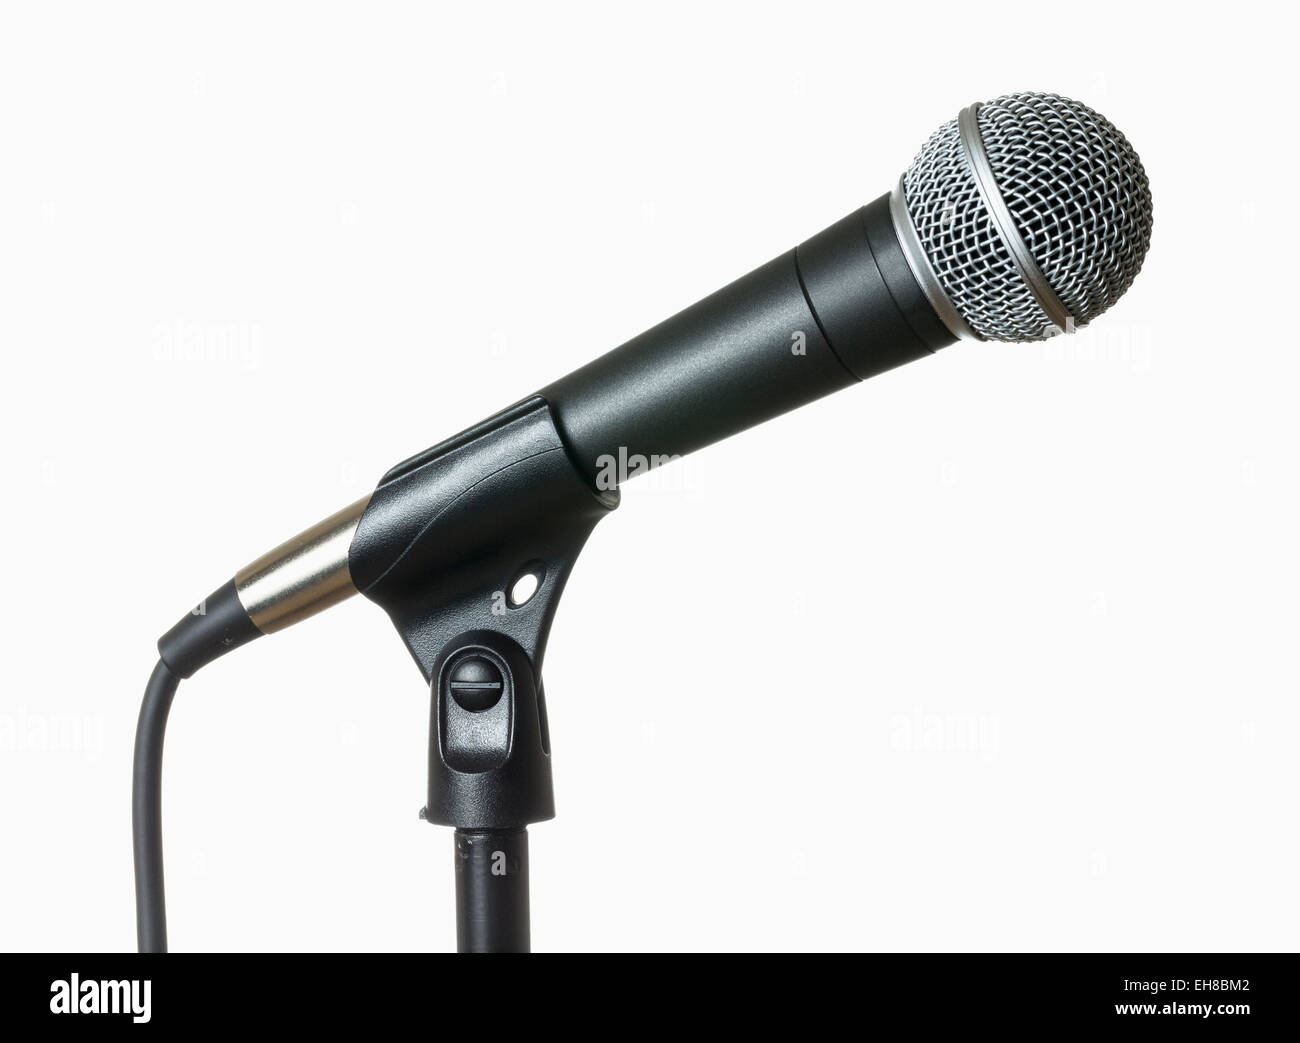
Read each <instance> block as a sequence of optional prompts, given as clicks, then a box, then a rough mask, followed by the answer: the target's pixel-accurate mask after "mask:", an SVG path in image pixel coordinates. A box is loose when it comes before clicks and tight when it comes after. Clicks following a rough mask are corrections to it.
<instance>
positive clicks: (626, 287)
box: [0, 2, 1300, 950]
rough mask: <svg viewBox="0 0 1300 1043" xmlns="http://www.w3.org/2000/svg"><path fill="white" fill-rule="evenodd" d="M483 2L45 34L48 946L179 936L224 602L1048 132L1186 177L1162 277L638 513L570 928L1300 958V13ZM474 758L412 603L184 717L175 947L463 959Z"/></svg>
mask: <svg viewBox="0 0 1300 1043" xmlns="http://www.w3.org/2000/svg"><path fill="white" fill-rule="evenodd" d="M469 7H470V5H440V6H434V5H420V4H410V5H402V4H373V3H368V4H356V5H351V6H347V5H323V4H302V5H274V4H223V5H203V6H201V7H200V6H197V5H178V4H167V3H158V4H150V5H145V4H115V5H103V4H84V5H69V4H57V3H46V4H39V5H38V4H29V5H18V4H13V5H6V7H5V9H4V14H3V15H2V16H0V347H2V349H3V365H4V378H3V387H4V410H3V414H2V419H0V423H3V426H4V430H3V433H2V434H3V437H2V438H0V464H2V466H3V475H4V478H5V483H4V486H5V493H6V503H5V508H4V544H5V548H6V552H7V553H6V560H5V571H4V597H3V600H2V602H0V604H2V606H3V607H2V608H0V611H2V612H3V626H2V627H0V632H3V634H4V653H3V659H2V660H0V747H2V748H0V810H2V813H3V834H2V835H3V850H2V852H0V896H3V897H2V899H0V900H2V902H3V907H2V909H0V947H3V948H5V949H71V950H83V949H92V950H94V949H119V948H130V947H131V946H132V945H133V944H134V925H133V911H132V883H131V856H130V835H129V830H130V814H129V778H130V759H131V743H132V738H133V732H134V728H135V720H136V713H137V709H138V706H139V700H140V695H141V691H142V687H143V685H144V682H145V679H146V677H147V676H148V673H149V670H150V668H151V667H152V665H153V661H154V658H155V652H154V647H153V643H154V641H155V639H156V638H157V636H158V635H159V634H160V633H161V632H162V631H163V630H165V629H166V628H167V627H168V626H170V625H171V624H172V623H173V622H174V621H175V619H176V618H177V617H178V616H179V615H181V614H182V613H183V612H185V611H186V609H187V608H188V607H189V606H190V605H191V604H192V603H193V602H195V601H196V600H197V599H198V598H200V597H202V596H203V595H205V594H207V593H208V592H209V591H210V590H211V589H212V588H213V587H215V586H217V585H218V584H220V583H221V582H223V581H224V580H225V579H226V578H228V577H229V576H230V575H231V574H232V573H233V572H234V570H235V569H236V568H238V567H239V566H241V565H243V564H244V563H246V562H247V561H249V560H251V559H252V558H254V557H255V556H257V555H258V554H260V553H261V552H262V551H264V550H266V549H267V548H269V547H270V546H271V545H273V544H276V543H278V542H280V541H281V540H282V539H284V538H286V537H288V536H290V535H292V534H293V533H294V532H296V531H298V530H299V529H301V528H304V527H305V526H307V525H309V524H311V523H313V522H315V521H316V520H318V519H319V518H321V517H323V516H325V515H326V514H328V513H330V512H332V511H333V510H335V509H336V508H338V507H340V506H342V505H343V504H345V503H348V502H351V501H352V500H353V499H355V498H357V497H358V496H360V495H362V494H364V493H366V492H368V491H369V490H370V489H371V488H372V487H373V485H374V483H375V481H376V480H377V479H378V477H379V475H380V474H381V473H382V472H383V471H384V470H386V469H387V468H388V467H389V466H390V465H391V464H393V463H395V462H397V461H398V460H399V459H402V458H404V457H405V456H407V455H409V454H410V453H412V452H415V451H417V450H419V449H422V448H423V447H425V446H426V445H428V444H430V443H432V442H434V441H437V440H439V439H441V438H443V437H444V436H446V435H448V434H451V433H454V432H455V431H457V430H459V429H461V428H462V427H464V426H466V425H468V424H470V423H472V422H475V421H477V420H479V419H481V418H482V417H484V416H486V415H487V414H489V413H491V412H494V411H495V410H496V409H498V408H499V407H501V406H503V405H506V404H508V403H510V402H512V401H514V400H516V399H518V398H520V397H522V396H523V395H525V394H526V393H528V392H530V391H532V390H534V389H536V388H538V387H540V386H542V385H544V384H546V383H548V382H549V381H551V380H552V379H554V378H555V377H558V376H559V375H561V374H563V373H565V372H567V371H568V370H570V369H572V368H574V367H576V366H578V365H580V364H581V363H583V362H585V361H587V360H588V359H589V358H591V357H594V356H595V355H596V354H598V353H600V352H602V351H605V350H607V349H608V348H610V347H613V346H615V345H617V344H619V343H621V342H622V341H624V340H626V339H627V338H628V337H630V336H632V335H634V334H636V333H638V332H640V331H641V330H642V329H644V328H646V327H648V326H650V325H652V324H653V323H655V322H657V321H658V320H660V319H661V318H664V317H665V316H667V315H669V314H671V313H672V312H674V311H676V310H678V309H679V308H681V307H683V306H685V305H687V304H689V303H691V302H692V301H694V300H696V299H698V298H699V297H701V296H703V295H705V294H706V293H708V292H711V291H712V290H714V289H716V288H717V287H719V286H721V285H722V284H723V283H725V282H728V281H730V280H731V279H732V278H734V277H736V276H738V275H740V274H742V273H744V272H746V271H748V270H750V269H751V268H753V267H755V266H756V265H757V264H759V263H761V262H763V261H765V260H767V259H768V258H769V257H772V256H774V255H775V254H777V253H779V252H782V251H784V250H786V249H788V248H789V247H790V246H792V245H794V244H795V243H797V242H799V241H801V240H802V239H804V238H806V237H808V236H809V235H811V234H813V233H814V232H816V231H817V230H819V229H821V228H822V227H824V226H825V225H827V224H829V223H831V222H832V221H834V220H836V219H838V218H839V217H841V216H842V215H843V214H845V213H847V212H848V211H850V210H851V209H853V208H856V207H857V206H859V205H861V204H862V203H864V202H866V201H868V200H870V199H872V198H874V197H875V196H877V195H879V194H880V193H882V192H884V191H886V190H887V189H888V188H889V187H890V185H891V184H892V183H893V181H894V180H895V179H896V178H897V176H898V174H899V173H900V171H901V170H902V169H903V168H904V167H905V166H906V165H907V163H908V162H909V160H910V158H911V156H912V155H913V154H914V152H915V151H916V149H917V148H918V147H919V146H920V144H921V143H922V141H923V140H924V139H925V138H926V136H927V135H928V134H929V133H930V132H931V131H932V130H933V129H934V128H935V127H937V126H938V125H939V124H940V123H942V122H943V121H945V120H947V119H949V118H951V117H953V116H954V115H955V114H956V112H957V110H958V109H959V108H960V107H961V106H963V105H965V104H967V103H969V102H971V101H974V100H980V99H986V98H990V97H993V96H996V95H998V94H1001V93H1005V92H1007V91H1014V90H1050V91H1056V92H1059V93H1062V94H1066V95H1069V96H1072V97H1077V98H1079V99H1081V100H1083V101H1085V102H1087V103H1088V104H1090V105H1092V106H1094V107H1095V108H1097V109H1099V110H1100V111H1102V112H1103V113H1104V114H1106V115H1107V116H1108V117H1109V118H1110V119H1112V120H1113V121H1114V122H1115V123H1116V124H1117V125H1118V126H1119V127H1120V128H1121V129H1122V130H1124V132H1125V133H1126V134H1127V135H1128V136H1129V138H1130V139H1131V140H1132V142H1133V143H1134V145H1135V146H1136V148H1137V149H1138V151H1139V152H1140V154H1141V156H1142V158H1143V160H1144V162H1145V165H1146V169H1147V171H1148V173H1149V175H1150V178H1151V184H1152V189H1153V194H1154V198H1155V233H1154V238H1153V245H1152V248H1151V253H1150V255H1149V257H1148V260H1147V265H1146V269H1145V270H1144V271H1143V273H1142V275H1141V276H1140V278H1139V279H1138V281H1137V283H1136V284H1135V286H1134V288H1133V289H1132V291H1131V292H1130V294H1129V296H1128V297H1126V298H1125V299H1124V300H1123V302H1122V303H1120V304H1119V305H1118V306H1117V307H1116V308H1115V309H1114V311H1113V312H1112V313H1111V314H1109V315H1107V316H1106V317H1105V318H1104V319H1102V320H1100V321H1099V322H1098V323H1097V324H1096V326H1095V327H1094V328H1093V329H1090V330H1087V331H1084V332H1082V333H1080V334H1079V335H1077V336H1076V337H1074V338H1073V339H1070V340H1068V341H1055V342H1051V343H1049V344H1047V345H1029V346H1022V347H1012V346H1006V345H993V344H990V345H964V346H958V347H954V348H952V349H949V350H948V351H946V352H944V353H943V354H942V355H941V356H939V357H936V358H933V359H928V360H926V361H923V362H920V363H917V364H915V365H912V366H909V367H906V368H904V369H902V370H898V371H895V372H893V373H890V374H887V375H884V376H882V377H880V378H878V379H875V380H872V381H870V382H868V383H867V384H865V385H863V386H862V387H858V388H854V389H852V390H849V391H845V392H843V393H841V394H839V395H836V396H833V397H832V398H830V399H828V400H826V401H824V402H822V403H819V404H817V405H816V406H813V407H810V408H807V409H803V410H800V411H798V412H796V413H793V414H790V415H788V416H786V417H783V418H781V419H779V420H777V421H774V422H772V423H770V424H768V425H766V426H764V427H762V428H759V429H756V430H753V431H751V432H749V433H746V434H744V435H742V436H739V437H736V438H734V439H731V440H730V441H727V442H725V443H723V444H720V445H718V446H715V447H713V448H711V449H708V450H706V451H703V452H701V453H699V454H698V455H697V456H694V457H692V458H689V459H688V460H686V461H684V462H683V463H680V464H678V465H676V466H675V467H673V468H670V469H665V470H663V471H661V472H658V473H657V474H655V475H652V476H650V477H649V478H647V479H641V480H638V481H637V482H634V483H632V484H630V485H629V486H628V487H627V488H626V490H625V499H624V504H623V507H622V508H621V509H620V510H619V511H618V512H617V514H616V515H615V516H613V517H612V518H610V519H608V520H606V521H605V522H603V523H602V524H601V526H600V527H599V528H598V529H597V531H596V533H595V535H594V536H593V538H592V540H591V543H590V544H589V546H588V549H587V551H586V552H585V554H584V556H583V558H582V559H581V561H580V562H579V565H578V568H577V570H576V571H575V574H574V576H573V580H572V582H571V584H570V586H569V591H568V594H567V597H566V599H565V603H564V604H563V606H562V607H561V610H560V613H559V616H558V620H557V623H556V626H555V629H554V632H553V634H552V640H551V646H550V653H549V656H548V659H547V663H546V678H547V694H548V699H549V704H550V714H551V732H552V736H553V742H554V753H555V788H556V797H557V802H558V808H559V817H558V818H557V819H555V821H553V822H550V823H545V824H541V825H538V826H536V827H534V828H533V830H532V847H533V861H534V866H533V874H534V876H533V902H534V919H533V937H534V944H535V947H536V948H537V949H539V950H548V949H605V948H609V949H715V948H722V949H730V948H737V949H823V948H825V949H872V950H874V949H884V950H896V949H902V950H931V949H939V950H989V949H991V950H1012V949H1034V950H1037V949H1047V950H1111V949H1119V950H1189V949H1231V950H1237V949H1292V948H1294V947H1295V945H1296V940H1297V928H1298V927H1300V908H1298V907H1297V890H1296V886H1295V882H1296V879H1297V876H1298V875H1300V843H1298V841H1297V836H1296V824H1295V797H1296V783H1297V773H1298V772H1297V758H1296V752H1295V744H1296V730H1297V725H1298V724H1300V720H1298V718H1300V713H1298V712H1297V708H1296V707H1297V696H1300V684H1298V671H1297V664H1296V648H1295V635H1296V624H1297V616H1298V610H1297V603H1296V591H1297V589H1300V556H1298V552H1297V530H1298V529H1300V471H1298V469H1297V462H1296V447H1297V444H1298V436H1300V417H1298V416H1297V410H1296V388H1297V378H1298V377H1300V358H1298V356H1297V351H1296V348H1297V345H1296V335H1295V332H1294V324H1293V322H1292V317H1291V311H1292V308H1291V301H1292V298H1293V295H1294V293H1295V286H1296V279H1295V275H1296V272H1295V263H1294V258H1295V243H1296V242H1297V241H1298V240H1297V233H1298V232H1300V229H1297V227H1296V224H1297V222H1296V216H1295V207H1294V205H1293V203H1294V198H1293V197H1294V195H1295V181H1294V176H1295V170H1296V164H1295V155H1294V149H1295V145H1294V134H1293V133H1292V132H1291V131H1290V129H1289V128H1291V127H1292V126H1293V125H1294V122H1295V112H1294V108H1295V97H1294V55H1293V53H1292V39H1291V36H1290V33H1289V31H1284V27H1283V26H1282V25H1280V24H1278V23H1276V22H1275V21H1274V16H1273V15H1272V14H1271V12H1272V11H1273V10H1275V9H1276V10H1281V8H1275V6H1274V5H1258V6H1253V5H1251V4H1247V3H1240V4H1236V5H1234V6H1233V10H1232V13H1231V15H1230V16H1226V15H1224V13H1223V12H1222V10H1221V8H1220V7H1219V5H1213V7H1211V6H1208V5H1207V6H1206V7H1205V8H1204V9H1202V8H1201V7H1200V6H1199V5H1195V4H1192V5H1184V6H1182V7H1177V8H1175V7H1171V6H1169V5H1167V4H1152V5H1143V4H1135V3H1132V2H1127V3H1122V4H1108V3H1095V4H1091V5H1089V7H1088V11H1087V14H1086V17H1080V16H1079V11H1078V10H1077V8H1076V7H1073V6H1069V5H1066V6H1060V5H1057V6H1053V5H1044V4H1042V3H1032V4H1024V5H1018V4H990V3H982V4H971V3H941V2H931V3H927V4H922V5H916V4H913V5H910V6H909V5H897V4H894V5H883V4H882V5H856V4H855V5H850V4H830V5H827V4H810V3H801V4H777V5H769V6H761V5H754V4H735V5H725V6H724V5H710V4H702V3H698V2H696V3H690V4H685V5H673V4H664V3H657V4H654V5H646V6H644V7H639V8H631V7H626V8H616V7H614V6H613V5H590V6H568V5H563V6H555V5H546V6H545V8H543V5H525V4H518V5H492V8H493V10H489V9H488V8H487V5H482V8H481V9H475V10H472V11H471V10H467V8H469ZM427 717H428V696H427V692H426V691H425V688H424V685H423V683H422V681H421V679H420V676H419V674H418V673H417V671H416V670H415V668H414V666H413V665H412V663H411V662H410V661H409V659H408V658H407V655H406V652H405V651H404V649H403V648H402V646H401V644H400V642H399V640H398V638H397V637H396V635H395V633H393V632H392V631H391V629H390V626H389V623H388V621H387V619H386V618H385V616H384V615H383V613H382V612H381V611H380V610H379V609H377V608H376V607H375V606H374V605H372V604H370V603H368V602H366V601H364V600H362V599H354V600H353V601H352V602H349V603H347V604H346V605H344V606H342V607H340V608H337V609H335V610H333V611H331V612H329V613H327V614H326V615H324V616H321V617H319V618H317V619H315V620H312V621H311V622H309V623H307V624H304V625H302V626H300V627H298V628H296V629H293V630H290V631H287V632H285V633H284V634H281V635H276V636H274V637H273V638H270V639H266V640H263V641H259V642H257V643H255V644H254V645H251V646H249V647H248V648H247V649H245V650H243V651H240V652H239V653H238V654H237V655H233V656H231V657H229V658H228V659H225V660H222V661H220V662H219V663H218V664H216V665H214V666H212V667H209V668H208V669H207V670H205V671H203V673H202V674H201V675H199V676H198V677H196V678H195V679H194V680H193V681H190V682H187V683H185V684H184V685H182V687H181V690H180V695H179V696H178V699H177V703H176V706H175V710H174V712H173V715H172V722H171V727H170V730H169V733H168V737H167V761H166V784H165V815H166V844H167V874H168V876H167V884H168V898H169V901H170V923H171V940H172V945H173V948H175V949H177V950H193V949H209V948H210V949H264V948H266V949H356V948H361V949H371V948H373V949H426V948H431V949H435V950H436V949H445V948H450V947H451V946H452V945H453V944H454V932H453V915H452V908H453V906H452V858H451V837H450V834H449V831H447V830H443V829H436V828H432V827H430V826H428V825H425V824H422V823H421V822H419V821H418V820H417V818H416V812H417V810H418V809H419V807H420V806H421V804H422V803H423V799H424V787H425V757H426V742H427Z"/></svg>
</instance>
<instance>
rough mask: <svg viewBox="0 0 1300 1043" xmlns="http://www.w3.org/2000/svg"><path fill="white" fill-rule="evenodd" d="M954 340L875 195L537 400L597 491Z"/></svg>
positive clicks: (883, 198) (886, 201) (551, 387)
mask: <svg viewBox="0 0 1300 1043" xmlns="http://www.w3.org/2000/svg"><path fill="white" fill-rule="evenodd" d="M955 339H956V338H955V337H954V336H953V335H952V333H951V332H949V330H948V328H947V327H946V326H944V324H943V322H942V321H941V320H940V318H939V316H938V315H937V314H936V313H935V311H934V309H933V308H932V307H931V305H930V304H929V302H928V301H927V300H926V298H925V295H924V293H923V292H922V290H921V287H920V285H919V284H918V283H917V281H916V278H915V277H914V276H913V274H912V271H911V269H910V268H909V267H908V264H907V259H906V257H905V255H904V253H903V250H902V248H901V246H900V245H899V241H898V236H897V233H896V232H895V231H894V225H893V221H892V219H891V217H890V210H889V196H888V194H886V195H883V196H881V197H880V198H879V199H877V200H875V201H874V202H872V203H869V204H867V205H866V206H864V207H862V208H861V209H860V210H857V211H855V212H853V213H851V214H849V215H848V216H847V217H845V218H843V219H842V220H840V221H837V222H836V223H835V224H833V225H831V226H830V227H829V228H826V229H825V230H823V231H821V232H819V233H818V234H817V235H815V236H813V237H812V238H811V239H809V240H807V241H806V242H804V243H802V244H800V245H799V246H798V247H796V248H795V249H793V250H790V251H789V252H787V253H785V254H782V255H781V256H780V257H777V258H775V259H774V260H771V261H769V262H768V263H767V264H764V265H763V266H761V267H759V268H756V269H755V270H754V271H752V272H750V273H749V274H748V275H745V276H742V277H741V278H739V279H737V280H736V281H735V282H733V283H731V284H730V285H728V286H725V287H723V288H722V289H721V290H718V291H717V292H716V293H713V294H711V295H710V296H708V297H705V298H704V299H703V300H701V301H699V302H697V303H695V304H693V305H691V306H690V307H689V308H686V309H685V310H684V311H681V312H678V313H677V314H676V315H674V316H673V317H672V318H670V319H666V320H665V321H663V322H661V323H659V325H657V326H655V327H654V328H652V329H649V330H647V331H646V332H645V333H642V334H641V335H640V336H637V337H634V338H632V340H630V341H628V342H627V343H626V344H624V345H622V346H621V347H618V348H615V349H614V350H613V351H610V352H608V353H606V354H604V355H602V356H600V357H599V358H597V359H595V360H594V361H592V362H589V363H588V364H587V365H585V366H583V367H582V368H581V369H578V370H575V371H574V372H572V373H570V374H569V375H568V376H566V377H562V378H561V379H560V380H557V381H555V383H553V384H550V385H549V386H547V387H545V388H543V389H542V390H541V391H540V392H538V394H539V395H541V397H542V398H544V399H546V401H547V402H548V403H550V405H551V407H552V410H553V412H554V414H555V416H556V422H557V424H558V426H559V428H560V435H561V437H562V438H563V439H564V441H565V444H566V445H567V447H568V449H569V451H570V452H571V453H572V454H573V457H574V459H575V460H576V461H577V462H578V464H579V466H580V468H581V469H582V471H583V473H584V474H586V475H588V476H589V477H591V478H592V480H593V481H595V480H596V479H597V476H598V475H600V476H603V477H602V484H603V485H604V486H605V487H608V477H607V476H608V474H609V463H610V461H611V460H620V459H621V460H628V459H630V458H632V457H635V456H637V455H640V456H643V457H645V458H646V460H647V461H649V460H651V459H653V458H654V457H671V456H675V455H681V454H685V453H689V452H692V451H693V450H696V449H699V448H701V447H703V446H706V445H709V444H711V443H713V442H716V441H718V440H720V439H722V438H726V437H727V436H728V435H732V434H735V433H737V432H738V431H743V430H744V429H745V428H747V427H751V426H753V425H754V424H758V423H761V422H762V421H764V420H770V419H771V418H772V417H775V416H779V415H780V414H782V413H784V412H786V411H787V410H790V409H794V408H795V407H796V406H802V405H804V404H806V403H808V402H811V401H813V400H814V399H817V398H821V397H822V396H823V395H827V394H829V393H830V392H832V391H837V390H839V389H840V388H842V387H846V386H848V385H849V384H852V383H855V382H857V381H859V380H865V379H866V378H867V377H871V376H874V375H875V374H877V373H882V372H884V371H885V370H887V369H892V368H893V367H894V366H898V365H901V364H903V363H904V362H911V361H913V360H914V359H918V358H921V357H922V356H925V355H929V354H931V353H933V352H934V351H936V350H938V349H939V348H942V347H945V346H947V345H948V344H951V343H952V342H953V341H954V340H955ZM602 458H603V459H602ZM625 477H627V476H626V475H622V476H621V477H620V480H621V479H622V478H625Z"/></svg>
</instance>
